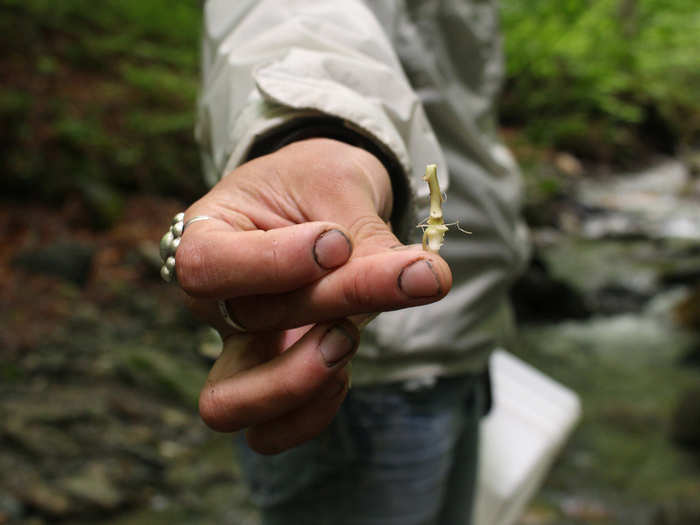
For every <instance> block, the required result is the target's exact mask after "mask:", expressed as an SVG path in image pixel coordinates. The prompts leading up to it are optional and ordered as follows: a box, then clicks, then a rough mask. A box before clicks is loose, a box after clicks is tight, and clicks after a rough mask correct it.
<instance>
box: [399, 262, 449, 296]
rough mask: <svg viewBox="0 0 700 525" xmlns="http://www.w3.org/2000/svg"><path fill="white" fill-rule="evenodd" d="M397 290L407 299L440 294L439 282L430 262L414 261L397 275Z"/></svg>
mask: <svg viewBox="0 0 700 525" xmlns="http://www.w3.org/2000/svg"><path fill="white" fill-rule="evenodd" d="M399 288H401V290H402V291H403V292H404V293H405V294H406V295H408V296H409V297H432V296H434V295H437V294H439V293H440V281H439V280H438V277H437V273H435V269H434V268H433V265H432V264H430V261H426V260H420V261H416V262H414V263H412V264H410V265H408V266H406V267H405V268H404V269H403V270H401V274H400V275H399Z"/></svg>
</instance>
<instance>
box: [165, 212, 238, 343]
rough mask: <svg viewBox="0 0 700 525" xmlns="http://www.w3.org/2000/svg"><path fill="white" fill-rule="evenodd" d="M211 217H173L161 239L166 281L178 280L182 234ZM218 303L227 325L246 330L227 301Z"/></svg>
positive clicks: (181, 214)
mask: <svg viewBox="0 0 700 525" xmlns="http://www.w3.org/2000/svg"><path fill="white" fill-rule="evenodd" d="M211 218H212V217H209V216H208V215H197V216H196V217H192V218H191V219H190V220H188V221H187V222H184V220H185V214H184V213H182V212H180V213H178V214H177V215H175V216H174V217H173V220H172V222H171V224H170V229H169V230H168V231H167V232H166V233H165V235H163V238H162V239H161V240H160V260H161V261H162V262H163V266H161V268H160V276H161V277H162V278H163V280H164V281H165V282H167V283H170V282H177V276H176V274H175V252H177V248H178V247H179V246H180V240H181V239H182V235H183V234H184V233H185V230H186V229H187V227H188V226H189V225H190V224H192V223H193V222H197V221H205V220H207V219H211ZM217 304H218V305H219V312H221V316H222V317H223V318H224V321H226V324H227V325H229V326H230V327H232V328H234V329H235V330H237V331H239V332H245V331H246V329H245V328H243V327H242V326H241V325H240V324H238V323H237V322H236V321H234V320H233V317H232V316H231V314H230V312H229V311H228V307H227V306H226V301H223V300H220V301H217Z"/></svg>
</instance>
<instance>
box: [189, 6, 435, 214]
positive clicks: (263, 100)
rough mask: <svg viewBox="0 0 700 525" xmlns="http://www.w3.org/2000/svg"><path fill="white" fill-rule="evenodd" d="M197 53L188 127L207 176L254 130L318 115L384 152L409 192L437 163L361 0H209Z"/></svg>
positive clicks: (244, 147) (412, 96)
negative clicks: (197, 93)
mask: <svg viewBox="0 0 700 525" xmlns="http://www.w3.org/2000/svg"><path fill="white" fill-rule="evenodd" d="M202 54H203V56H202V59H203V60H202V62H203V81H202V86H203V90H202V93H201V97H200V100H199V107H198V112H199V118H198V125H197V128H196V135H197V138H198V141H199V142H200V144H201V146H202V150H203V155H204V166H205V172H206V177H207V181H208V182H209V183H210V184H214V183H215V182H216V181H217V180H218V179H219V178H220V177H222V176H223V175H224V174H226V173H227V172H228V171H230V170H232V169H233V168H235V167H236V166H238V165H239V164H241V163H243V162H244V161H245V160H246V158H247V155H248V152H249V150H250V149H251V146H252V145H253V144H254V143H255V141H256V140H258V139H259V138H261V137H264V136H265V135H266V134H269V133H271V132H273V131H274V130H275V129H279V128H280V127H282V126H285V125H287V124H288V123H289V122H290V121H292V120H294V119H303V118H306V117H309V116H318V115H325V116H332V117H337V118H339V119H341V120H342V122H343V123H344V125H346V126H347V127H349V128H351V129H352V130H354V131H356V132H359V133H361V134H362V135H364V136H365V137H367V138H369V139H371V140H372V141H373V142H375V143H376V144H377V145H378V146H379V147H380V148H381V149H382V150H383V151H385V152H386V153H387V154H388V155H390V156H392V157H393V159H395V160H396V161H397V164H398V165H399V166H400V167H401V170H402V171H403V173H402V174H400V175H399V176H403V177H406V179H407V182H408V185H409V187H410V188H411V190H412V191H411V193H412V196H415V195H421V196H424V195H426V194H427V188H426V187H425V183H424V182H423V181H422V179H421V176H422V172H423V170H424V169H425V165H426V164H431V163H437V164H439V165H441V166H445V163H444V161H443V156H442V152H441V150H440V147H439V146H438V142H437V140H436V138H435V134H434V133H433V131H432V129H431V127H430V124H429V123H428V120H427V118H426V116H425V112H424V110H423V107H422V106H421V103H420V100H419V99H418V96H417V95H416V93H415V92H414V91H413V89H412V88H411V86H410V84H409V82H408V80H407V79H406V76H405V75H404V73H403V71H402V69H401V65H400V63H399V60H398V58H397V56H396V54H395V52H394V50H393V49H392V45H391V43H390V42H389V40H388V39H387V37H386V36H385V34H384V31H383V30H382V27H381V26H380V25H379V23H378V22H377V20H376V18H375V16H374V15H373V14H372V12H371V11H369V10H368V9H367V7H366V6H365V4H364V3H363V2H361V1H358V0H343V1H342V2H336V1H332V2H331V1H327V0H285V1H280V0H259V1H255V0H210V1H208V2H207V3H206V6H205V17H204V38H203V50H202ZM447 181H448V174H447V173H446V171H442V172H441V182H442V184H443V185H446V184H447ZM411 220H412V219H411ZM414 224H415V223H414Z"/></svg>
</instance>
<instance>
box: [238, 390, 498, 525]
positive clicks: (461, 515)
mask: <svg viewBox="0 0 700 525" xmlns="http://www.w3.org/2000/svg"><path fill="white" fill-rule="evenodd" d="M482 387H483V384H482V383H481V382H480V381H479V380H478V379H477V377H474V376H462V377H459V378H445V379H441V380H439V381H438V382H437V383H436V384H435V385H434V386H433V387H430V388H424V389H421V390H418V391H414V392H410V391H406V390H405V389H403V388H402V387H401V386H400V385H385V386H374V387H363V388H354V389H352V390H351V391H350V393H349V394H348V397H347V398H346V400H345V402H344V403H343V405H342V407H341V409H340V411H339V413H338V415H337V416H336V418H335V419H334V421H333V423H332V424H331V426H330V427H329V428H328V429H327V430H326V431H325V432H324V433H323V434H322V435H321V436H319V437H318V438H316V439H314V440H312V441H311V442H308V443H306V444H304V445H302V446H300V447H297V448H295V449H292V450H289V451H287V452H285V453H283V454H280V455H277V456H261V455H258V454H256V453H254V452H252V451H251V450H250V449H249V448H248V447H247V445H246V444H245V439H244V437H243V436H242V435H239V436H237V438H236V445H237V449H238V456H239V460H240V462H241V465H242V468H243V472H244V475H245V477H246V479H247V481H248V484H249V487H250V492H251V496H252V499H253V501H254V502H255V503H257V504H258V505H259V506H260V508H261V511H262V515H263V523H264V524H265V525H282V524H285V525H287V524H303V525H316V524H318V525H343V524H348V525H351V524H352V525H414V524H415V525H452V524H460V525H467V524H469V523H470V516H471V507H472V499H473V498H472V496H473V490H474V484H475V477H476V458H477V436H478V427H479V419H480V417H481V414H482V410H483V398H484V395H483V388H482Z"/></svg>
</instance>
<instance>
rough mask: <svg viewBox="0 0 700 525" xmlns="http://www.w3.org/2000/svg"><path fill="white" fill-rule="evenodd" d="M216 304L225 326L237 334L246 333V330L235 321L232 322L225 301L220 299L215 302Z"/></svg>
mask: <svg viewBox="0 0 700 525" xmlns="http://www.w3.org/2000/svg"><path fill="white" fill-rule="evenodd" d="M217 304H218V305H219V312H221V317H223V318H224V321H226V324H227V325H229V326H230V327H232V328H234V329H235V330H236V331H238V332H246V329H245V328H243V327H242V326H241V325H239V324H238V323H237V322H236V321H234V320H233V317H231V313H230V312H229V311H228V306H227V305H226V301H225V300H223V299H221V300H219V301H217Z"/></svg>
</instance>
